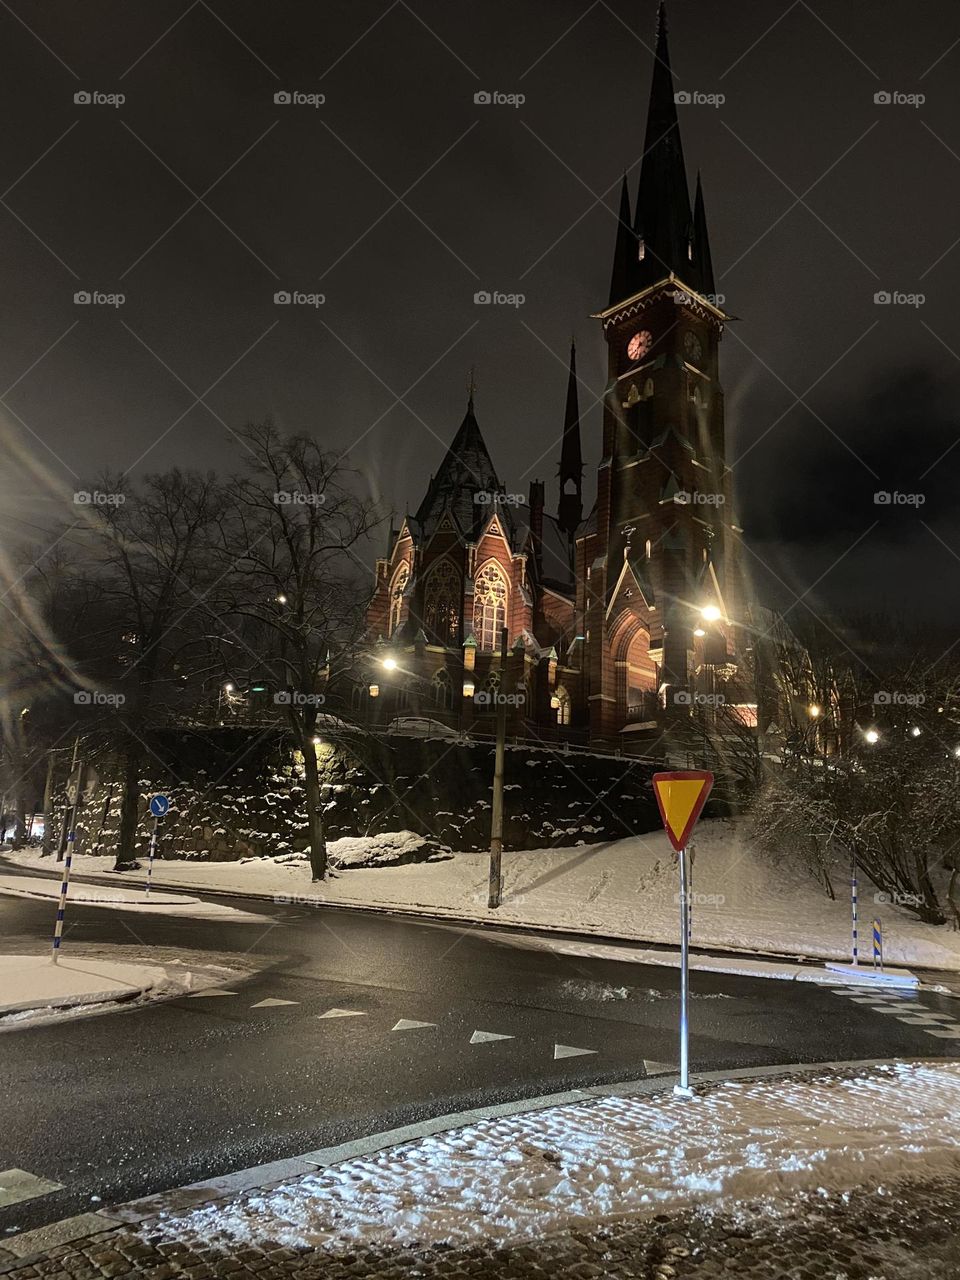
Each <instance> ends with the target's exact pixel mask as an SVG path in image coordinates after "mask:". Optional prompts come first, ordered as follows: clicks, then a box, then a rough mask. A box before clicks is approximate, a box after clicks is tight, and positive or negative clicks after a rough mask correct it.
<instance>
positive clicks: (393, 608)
mask: <svg viewBox="0 0 960 1280" xmlns="http://www.w3.org/2000/svg"><path fill="white" fill-rule="evenodd" d="M409 579H410V566H409V565H406V564H402V565H401V566H400V568H399V569H398V570H397V572H396V573H395V574H394V575H393V585H392V586H391V588H390V623H389V626H388V628H387V635H388V636H392V635H393V633H394V632H395V631H396V629H397V627H399V625H400V618H401V616H402V614H403V593H404V591H406V589H407V582H408V581H409Z"/></svg>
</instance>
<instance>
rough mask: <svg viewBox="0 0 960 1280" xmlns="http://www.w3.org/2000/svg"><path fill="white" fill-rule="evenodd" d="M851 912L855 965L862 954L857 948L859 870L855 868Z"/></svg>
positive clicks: (851, 892) (851, 886)
mask: <svg viewBox="0 0 960 1280" xmlns="http://www.w3.org/2000/svg"><path fill="white" fill-rule="evenodd" d="M850 911H851V921H852V926H853V963H854V964H859V963H860V952H859V949H858V946H857V868H856V866H854V868H853V875H852V876H851V878H850Z"/></svg>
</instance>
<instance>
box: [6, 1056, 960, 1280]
mask: <svg viewBox="0 0 960 1280" xmlns="http://www.w3.org/2000/svg"><path fill="white" fill-rule="evenodd" d="M958 1106H960V1063H936V1064H925V1063H911V1064H898V1065H896V1066H892V1067H881V1068H872V1069H865V1068H856V1069H855V1068H849V1069H845V1070H834V1071H822V1072H818V1073H816V1074H810V1075H804V1074H802V1073H794V1074H790V1075H786V1076H783V1077H779V1078H766V1079H763V1080H750V1081H744V1080H741V1081H736V1082H734V1081H728V1082H725V1083H722V1084H719V1085H710V1086H699V1087H698V1089H697V1096H696V1098H695V1099H694V1100H692V1101H689V1100H684V1099H678V1098H675V1097H673V1096H672V1095H671V1094H664V1095H660V1096H649V1095H645V1096H637V1095H634V1096H629V1097H620V1096H611V1097H607V1098H601V1099H598V1100H596V1101H591V1102H588V1103H576V1104H567V1105H563V1106H556V1107H551V1108H549V1109H545V1110H541V1111H533V1112H526V1113H521V1114H518V1115H514V1116H511V1117H508V1118H507V1117H504V1118H499V1119H490V1120H485V1121H482V1122H479V1123H476V1124H473V1125H471V1126H469V1127H467V1128H463V1129H460V1130H454V1131H452V1132H450V1133H446V1134H442V1135H436V1136H433V1137H428V1138H423V1139H420V1140H418V1141H416V1142H411V1143H408V1144H406V1145H404V1146H401V1147H396V1148H393V1149H388V1150H385V1151H383V1152H382V1153H380V1154H379V1155H375V1156H369V1157H363V1158H356V1159H352V1160H349V1161H346V1162H343V1163H341V1164H339V1165H333V1166H330V1167H329V1168H323V1169H318V1171H317V1172H315V1173H310V1174H307V1175H305V1176H301V1177H297V1178H293V1179H288V1180H287V1181H286V1182H283V1183H279V1184H277V1183H274V1184H269V1183H268V1184H267V1185H265V1186H260V1187H258V1188H257V1189H253V1190H250V1191H247V1192H244V1193H242V1194H239V1195H235V1196H233V1197H232V1198H230V1197H227V1198H224V1199H220V1200H217V1201H214V1202H211V1203H207V1204H199V1205H196V1193H194V1198H193V1199H192V1200H191V1195H190V1193H188V1192H184V1191H181V1192H179V1193H177V1192H174V1193H171V1194H170V1196H169V1197H166V1203H167V1205H168V1208H167V1210H166V1211H165V1212H164V1211H163V1210H162V1208H161V1207H158V1201H157V1199H156V1198H154V1200H152V1201H145V1202H140V1203H139V1205H138V1204H137V1203H134V1204H132V1205H130V1206H126V1207H124V1206H121V1207H120V1208H118V1209H116V1210H106V1211H105V1212H104V1214H103V1216H101V1215H98V1214H86V1215H83V1218H82V1219H77V1220H75V1222H76V1224H77V1226H76V1228H75V1230H76V1232H77V1233H82V1238H78V1239H75V1240H74V1242H73V1243H70V1244H62V1245H60V1246H59V1247H55V1248H53V1249H52V1250H45V1251H43V1252H42V1253H41V1252H39V1251H38V1252H37V1253H35V1254H29V1253H28V1249H29V1247H30V1245H31V1244H32V1243H33V1242H34V1241H31V1238H30V1237H23V1238H22V1240H17V1239H16V1238H14V1239H13V1240H8V1241H6V1242H4V1243H5V1246H6V1248H7V1249H8V1250H10V1251H11V1252H10V1254H9V1255H8V1261H7V1264H6V1267H0V1270H3V1271H5V1272H6V1273H7V1274H9V1275H10V1276H11V1277H13V1278H14V1280H27V1278H28V1277H34V1276H39V1275H44V1276H55V1277H61V1276H62V1277H66V1276H79V1275H83V1276H86V1277H91V1278H92V1277H99V1276H108V1275H109V1276H119V1275H139V1274H144V1275H151V1276H157V1277H161V1276H162V1277H164V1278H167V1277H178V1276H190V1277H207V1276H210V1277H214V1276H220V1275H224V1276H225V1275H230V1276H231V1277H237V1278H238V1280H239V1278H240V1277H245V1276H259V1277H261V1278H263V1280H272V1278H273V1277H277V1278H279V1277H285V1276H300V1277H302V1278H303V1280H306V1277H308V1276H309V1277H324V1278H326V1277H330V1280H346V1278H348V1277H356V1278H358V1280H359V1278H361V1277H371V1278H375V1277H381V1276H382V1277H395V1276H400V1275H414V1274H416V1275H419V1276H421V1277H424V1280H430V1278H434V1277H436V1278H437V1280H442V1278H445V1277H451V1278H452V1277H462V1276H464V1275H465V1274H468V1275H474V1276H478V1277H489V1278H490V1280H494V1278H496V1280H501V1278H502V1280H506V1278H507V1277H510V1278H511V1280H518V1278H525V1277H531V1280H532V1277H542V1276H543V1275H544V1274H547V1275H550V1276H561V1277H568V1276H569V1277H571V1278H573V1277H576V1278H577V1280H589V1278H590V1277H601V1276H611V1277H624V1280H626V1278H627V1277H634V1276H650V1277H656V1280H672V1278H673V1277H681V1278H682V1280H686V1278H687V1277H689V1278H690V1280H693V1278H694V1277H696V1278H697V1280H701V1278H702V1280H707V1277H716V1276H721V1275H730V1274H736V1275H738V1276H744V1277H756V1278H757V1280H768V1278H769V1280H772V1278H773V1277H777V1280H781V1278H782V1277H802V1278H803V1280H807V1278H808V1277H817V1278H819V1277H825V1276H828V1275H829V1276H830V1277H835V1276H836V1277H843V1278H845V1280H867V1277H870V1278H873V1280H910V1278H912V1277H914V1276H916V1277H918V1278H919V1277H922V1278H923V1280H941V1278H942V1280H947V1278H948V1277H955V1276H956V1275H957V1274H958V1269H960V1249H958V1245H957V1243H956V1241H955V1222H956V1220H957V1215H958V1214H960V1130H958V1126H957V1123H956V1116H957V1114H958ZM304 1158H305V1159H307V1160H309V1156H307V1157H304ZM161 1204H162V1200H161ZM178 1204H179V1205H180V1206H190V1205H191V1204H194V1205H196V1207H192V1208H190V1207H186V1208H183V1207H181V1208H180V1209H177V1208H175V1206H176V1205H178ZM111 1215H112V1216H113V1217H114V1219H116V1218H120V1219H122V1220H124V1221H125V1223H126V1225H115V1224H114V1223H113V1222H111V1221H110V1218H111ZM98 1226H99V1230H98ZM36 1238H37V1237H34V1240H35V1239H36ZM61 1238H64V1239H65V1238H67V1237H61ZM3 1248H4V1244H0V1260H2V1258H3ZM14 1252H16V1254H18V1255H19V1257H17V1256H13V1255H14Z"/></svg>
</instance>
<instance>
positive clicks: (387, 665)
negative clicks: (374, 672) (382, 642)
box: [383, 658, 397, 671]
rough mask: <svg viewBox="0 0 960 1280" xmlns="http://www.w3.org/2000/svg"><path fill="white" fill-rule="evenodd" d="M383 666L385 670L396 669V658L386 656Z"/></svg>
mask: <svg viewBox="0 0 960 1280" xmlns="http://www.w3.org/2000/svg"><path fill="white" fill-rule="evenodd" d="M383 666H384V670H385V671H396V669H397V660H396V658H384V660H383Z"/></svg>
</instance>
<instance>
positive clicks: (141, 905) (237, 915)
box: [0, 858, 266, 923]
mask: <svg viewBox="0 0 960 1280" xmlns="http://www.w3.org/2000/svg"><path fill="white" fill-rule="evenodd" d="M90 861H91V862H98V863H99V862H103V861H109V863H110V865H111V866H112V865H113V859H112V858H110V859H106V860H105V859H102V858H96V859H93V858H92V859H90ZM49 864H50V859H49V858H48V859H46V863H45V864H41V865H47V866H49ZM78 869H79V868H78ZM88 869H90V870H92V868H88ZM4 893H5V894H7V895H8V896H10V897H14V898H49V899H50V900H53V899H58V898H59V897H60V881H59V880H47V879H44V878H42V877H40V876H4V875H0V894H4ZM78 906H87V907H90V906H94V907H122V908H123V909H124V910H125V911H144V912H147V913H148V914H149V915H160V916H163V915H185V916H196V917H199V918H200V919H204V920H206V919H217V920H242V921H244V922H245V923H249V922H250V921H251V920H258V919H259V920H265V919H266V917H264V916H256V915H252V914H251V913H250V912H248V911H239V910H238V909H237V908H236V907H227V906H222V905H221V904H220V903H217V902H201V901H200V899H199V898H191V897H189V896H187V895H186V894H175V893H158V892H157V891H156V890H155V889H151V890H150V893H149V894H147V893H145V892H144V889H143V887H142V886H137V887H134V885H133V884H129V885H127V884H122V885H118V886H117V887H116V888H114V887H113V886H112V885H89V884H82V883H80V882H77V881H73V882H72V883H71V885H70V887H69V890H68V893H67V909H68V910H69V909H70V908H71V907H78Z"/></svg>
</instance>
